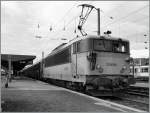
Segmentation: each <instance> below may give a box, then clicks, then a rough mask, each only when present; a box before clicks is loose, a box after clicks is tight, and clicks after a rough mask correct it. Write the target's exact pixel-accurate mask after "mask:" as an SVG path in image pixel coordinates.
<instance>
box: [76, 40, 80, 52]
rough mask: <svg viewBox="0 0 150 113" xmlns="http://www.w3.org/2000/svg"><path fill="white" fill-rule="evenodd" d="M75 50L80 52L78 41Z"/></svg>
mask: <svg viewBox="0 0 150 113" xmlns="http://www.w3.org/2000/svg"><path fill="white" fill-rule="evenodd" d="M77 52H80V42H77Z"/></svg>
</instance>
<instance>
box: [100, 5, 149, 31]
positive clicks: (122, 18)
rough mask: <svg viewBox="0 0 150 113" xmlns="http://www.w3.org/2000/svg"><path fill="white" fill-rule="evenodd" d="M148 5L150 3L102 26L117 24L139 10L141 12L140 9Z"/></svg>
mask: <svg viewBox="0 0 150 113" xmlns="http://www.w3.org/2000/svg"><path fill="white" fill-rule="evenodd" d="M147 6H149V5H146V6H144V7H141V8H139V9H137V10H135V11H133V12H131V13H129V14H127V15H126V16H124V17H121V18H119V19H117V20H116V21H114V22H112V23H109V24H107V25H105V26H102V27H101V28H104V27H108V26H109V25H112V24H115V23H117V22H119V21H120V20H124V19H126V18H128V17H129V16H132V15H134V14H136V13H137V12H139V11H141V10H143V9H145V8H146V7H147Z"/></svg>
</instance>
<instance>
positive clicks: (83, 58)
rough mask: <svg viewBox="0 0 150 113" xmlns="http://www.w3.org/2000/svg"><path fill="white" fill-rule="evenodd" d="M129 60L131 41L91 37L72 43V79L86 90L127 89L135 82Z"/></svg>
mask: <svg viewBox="0 0 150 113" xmlns="http://www.w3.org/2000/svg"><path fill="white" fill-rule="evenodd" d="M129 57H130V51H129V41H128V40H122V39H120V38H118V39H116V38H108V37H104V36H102V37H94V36H89V37H88V38H85V39H81V40H79V41H77V42H75V43H73V54H72V64H73V66H72V69H73V76H77V77H74V78H75V79H76V81H78V82H79V81H82V82H84V84H85V86H86V87H87V89H98V90H101V89H111V90H112V89H113V90H120V89H124V88H125V87H128V86H129V85H130V84H134V83H135V81H134V78H133V76H132V75H130V74H129V72H130V66H129V62H127V61H126V59H127V58H129Z"/></svg>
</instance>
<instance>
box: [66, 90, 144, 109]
mask: <svg viewBox="0 0 150 113" xmlns="http://www.w3.org/2000/svg"><path fill="white" fill-rule="evenodd" d="M66 91H68V92H71V93H75V94H78V95H81V96H84V97H87V98H91V99H93V100H95V101H98V102H100V103H101V102H105V103H107V104H111V105H113V106H114V107H115V106H116V107H119V108H124V109H126V110H128V112H129V110H130V111H131V112H145V111H143V110H139V109H136V108H131V107H128V106H125V105H121V104H117V103H114V102H110V101H106V100H102V99H99V98H96V97H92V96H89V95H86V94H82V93H79V92H75V91H71V90H69V89H66ZM108 107H109V106H108ZM114 109H115V108H114Z"/></svg>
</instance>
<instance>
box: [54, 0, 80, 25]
mask: <svg viewBox="0 0 150 113" xmlns="http://www.w3.org/2000/svg"><path fill="white" fill-rule="evenodd" d="M77 2H78V1H76V3H74V4H73V6H72V7H71V8H70V9H68V11H67V12H66V13H65V15H64V16H63V17H62V18H61V19H60V20H59V21H58V22H57V23H56V26H55V27H57V26H58V25H59V23H60V22H61V21H64V19H65V17H66V16H67V15H68V14H69V13H70V12H71V11H72V10H73V8H75V6H76V5H77Z"/></svg>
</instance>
